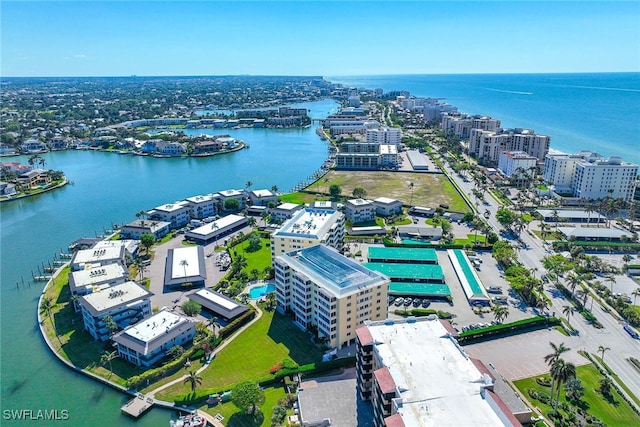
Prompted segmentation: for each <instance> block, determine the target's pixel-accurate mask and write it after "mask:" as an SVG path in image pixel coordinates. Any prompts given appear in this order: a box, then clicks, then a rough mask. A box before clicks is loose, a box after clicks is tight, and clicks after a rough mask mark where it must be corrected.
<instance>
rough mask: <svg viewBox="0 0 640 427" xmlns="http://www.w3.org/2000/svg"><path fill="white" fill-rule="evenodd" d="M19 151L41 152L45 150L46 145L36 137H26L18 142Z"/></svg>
mask: <svg viewBox="0 0 640 427" xmlns="http://www.w3.org/2000/svg"><path fill="white" fill-rule="evenodd" d="M20 151H22V152H23V153H27V154H29V153H42V152H44V151H47V145H46V144H45V143H44V142H40V141H38V140H36V139H28V140H26V141H25V142H23V143H22V144H20Z"/></svg>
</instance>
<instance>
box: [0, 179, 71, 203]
mask: <svg viewBox="0 0 640 427" xmlns="http://www.w3.org/2000/svg"><path fill="white" fill-rule="evenodd" d="M69 183H70V181H69V180H68V179H67V177H66V176H65V178H64V181H62V182H61V183H60V184H57V185H54V186H52V187H48V188H44V189H42V191H39V192H37V193H35V194H22V195H19V196H16V197H3V198H0V203H4V202H11V201H14V200H21V199H26V198H29V197H35V196H39V195H40V194H44V193H47V192H49V191H52V190H57V189H58V188H62V187H64V186H65V185H67V184H69Z"/></svg>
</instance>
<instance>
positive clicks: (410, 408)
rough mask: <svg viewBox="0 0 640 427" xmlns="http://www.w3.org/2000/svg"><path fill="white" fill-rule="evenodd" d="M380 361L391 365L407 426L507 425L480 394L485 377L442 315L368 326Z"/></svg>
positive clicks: (374, 323)
mask: <svg viewBox="0 0 640 427" xmlns="http://www.w3.org/2000/svg"><path fill="white" fill-rule="evenodd" d="M368 328H369V331H370V333H371V336H372V338H373V341H374V343H375V344H374V347H375V350H374V351H376V352H377V353H378V357H379V359H381V360H382V361H383V363H384V366H386V367H387V368H388V369H389V372H390V374H391V376H392V378H393V382H395V386H396V389H397V390H400V391H401V393H400V396H401V398H402V404H401V406H400V407H399V409H398V413H400V414H401V415H402V420H403V421H404V424H405V426H407V427H419V426H456V427H457V426H502V425H504V423H503V422H502V420H501V419H500V418H499V416H498V414H496V412H494V410H493V409H492V408H491V406H490V405H489V402H488V401H486V400H485V399H484V398H483V397H482V396H481V395H480V389H481V386H483V385H484V384H485V381H489V382H490V381H491V380H490V377H488V376H485V375H483V374H482V373H481V372H480V371H479V370H478V368H476V366H475V365H474V363H473V362H472V361H471V360H470V359H469V358H468V356H467V355H466V354H465V353H464V350H462V348H461V347H460V346H458V344H457V343H456V342H455V340H454V339H453V338H450V337H449V336H448V332H447V330H446V329H445V327H444V326H443V325H442V324H441V323H440V321H439V320H438V319H434V320H429V319H420V320H419V321H413V322H410V321H401V322H398V321H395V322H393V321H389V320H387V321H386V322H372V323H370V324H368Z"/></svg>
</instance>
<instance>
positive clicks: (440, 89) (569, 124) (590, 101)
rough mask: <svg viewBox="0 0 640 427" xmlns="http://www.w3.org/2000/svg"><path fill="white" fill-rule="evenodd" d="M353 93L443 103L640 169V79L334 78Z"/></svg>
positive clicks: (572, 149) (613, 76)
mask: <svg viewBox="0 0 640 427" xmlns="http://www.w3.org/2000/svg"><path fill="white" fill-rule="evenodd" d="M326 78H327V79H328V80H329V81H332V82H335V83H342V84H344V85H346V86H354V87H365V88H371V89H375V88H383V89H384V90H385V92H388V91H393V90H408V91H409V92H410V93H411V95H415V96H425V97H432V98H443V100H442V102H447V103H449V104H451V105H454V106H456V107H458V110H459V111H463V112H466V113H469V114H482V115H489V116H492V117H494V118H497V119H500V120H501V121H502V127H505V128H516V127H521V128H529V129H534V130H535V131H536V132H538V133H540V134H544V135H549V136H550V137H551V148H553V149H556V150H560V151H564V152H569V153H574V152H577V151H579V150H591V151H596V152H598V153H600V154H601V155H603V156H620V157H622V158H623V159H624V160H626V161H629V162H632V163H636V164H640V149H639V148H640V73H594V74H459V75H397V76H391V75H388V76H333V77H326Z"/></svg>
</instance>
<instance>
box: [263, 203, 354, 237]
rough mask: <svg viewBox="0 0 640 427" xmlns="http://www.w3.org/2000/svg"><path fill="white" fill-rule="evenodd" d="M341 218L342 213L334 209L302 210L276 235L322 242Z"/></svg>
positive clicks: (283, 225)
mask: <svg viewBox="0 0 640 427" xmlns="http://www.w3.org/2000/svg"><path fill="white" fill-rule="evenodd" d="M341 216H342V214H341V213H340V212H338V211H335V210H333V209H314V208H305V209H301V210H299V211H298V212H296V213H295V214H293V216H292V217H291V219H289V220H288V221H286V222H285V223H284V224H282V227H280V229H278V230H277V231H276V232H275V233H274V234H275V236H295V237H303V238H310V239H318V240H321V239H322V238H323V237H324V235H325V234H326V233H327V231H328V230H329V229H330V228H331V226H332V225H333V224H334V223H336V222H337V221H338V219H339V218H340V217H341Z"/></svg>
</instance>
